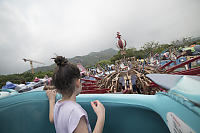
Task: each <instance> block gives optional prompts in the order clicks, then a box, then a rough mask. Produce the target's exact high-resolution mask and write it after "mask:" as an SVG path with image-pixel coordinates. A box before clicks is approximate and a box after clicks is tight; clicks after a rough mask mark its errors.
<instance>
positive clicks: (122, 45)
mask: <svg viewBox="0 0 200 133" xmlns="http://www.w3.org/2000/svg"><path fill="white" fill-rule="evenodd" d="M117 47H118V48H119V49H121V50H124V49H125V48H126V41H125V40H123V39H118V41H117Z"/></svg>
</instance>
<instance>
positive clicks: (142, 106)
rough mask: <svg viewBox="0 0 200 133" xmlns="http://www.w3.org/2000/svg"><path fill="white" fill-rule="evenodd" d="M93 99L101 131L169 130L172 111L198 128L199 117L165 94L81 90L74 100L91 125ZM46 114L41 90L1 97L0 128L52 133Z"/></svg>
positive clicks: (5, 131)
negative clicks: (102, 114) (99, 106)
mask: <svg viewBox="0 0 200 133" xmlns="http://www.w3.org/2000/svg"><path fill="white" fill-rule="evenodd" d="M59 98H60V95H57V99H59ZM93 100H100V101H101V102H102V103H103V104H104V106H105V109H106V120H105V125H104V130H103V132H104V133H111V132H113V133H134V132H136V133H169V132H170V131H169V128H168V126H167V118H166V115H167V113H168V112H174V113H175V114H176V115H177V116H179V117H180V118H181V119H182V120H185V122H186V123H187V124H188V125H189V126H190V127H191V128H192V129H193V130H194V131H196V133H197V131H200V127H199V126H198V123H199V122H200V117H199V116H198V115H196V114H194V113H193V112H192V111H190V110H189V109H188V108H186V107H185V106H183V105H181V104H180V103H178V102H176V101H174V100H173V99H171V98H170V97H169V96H166V95H162V94H157V95H137V94H134V95H132V94H127V95H125V94H81V95H79V96H78V97H77V102H78V103H79V104H81V106H82V107H83V108H84V109H85V110H86V111H87V113H88V117H89V122H90V125H91V127H92V129H93V128H94V126H95V123H96V119H97V117H96V115H95V113H94V112H93V110H92V107H91V105H90V102H91V101H93ZM48 115H49V104H48V98H47V96H46V93H45V92H44V91H35V92H26V93H23V94H17V95H13V96H8V97H6V98H2V99H0V132H1V133H44V132H45V133H55V128H54V125H53V124H51V123H50V122H49V117H48ZM195 124H196V125H195Z"/></svg>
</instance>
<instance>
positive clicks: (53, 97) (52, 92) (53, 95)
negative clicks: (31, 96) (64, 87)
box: [46, 90, 56, 102]
mask: <svg viewBox="0 0 200 133" xmlns="http://www.w3.org/2000/svg"><path fill="white" fill-rule="evenodd" d="M46 94H47V97H48V99H49V102H50V101H53V102H55V100H56V90H47V91H46Z"/></svg>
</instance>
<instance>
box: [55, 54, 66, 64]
mask: <svg viewBox="0 0 200 133" xmlns="http://www.w3.org/2000/svg"><path fill="white" fill-rule="evenodd" d="M54 62H55V63H56V64H57V66H65V65H66V64H67V63H68V60H67V59H66V58H65V57H62V56H57V57H56V58H54Z"/></svg>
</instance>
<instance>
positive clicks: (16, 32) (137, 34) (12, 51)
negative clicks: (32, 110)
mask: <svg viewBox="0 0 200 133" xmlns="http://www.w3.org/2000/svg"><path fill="white" fill-rule="evenodd" d="M199 5H200V0H0V74H11V73H21V72H24V71H26V70H28V69H30V65H29V63H25V62H23V60H22V58H30V59H33V60H37V61H40V62H44V63H45V64H46V65H50V64H52V63H53V62H52V60H50V58H51V57H53V56H54V53H56V54H58V55H64V56H66V57H68V58H70V57H74V56H77V55H86V54H88V53H90V52H94V51H101V50H105V49H107V48H115V41H116V40H115V39H116V38H115V36H116V32H117V31H119V32H120V33H121V34H122V37H123V38H124V39H125V40H126V41H127V43H128V47H129V48H131V47H136V48H140V47H141V45H142V44H144V43H145V42H148V41H158V42H160V43H170V42H171V41H173V40H176V39H181V38H183V37H186V36H193V37H197V36H200V25H199V24H200V17H199V13H200V8H199ZM38 66H42V65H38V64H34V67H38Z"/></svg>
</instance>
